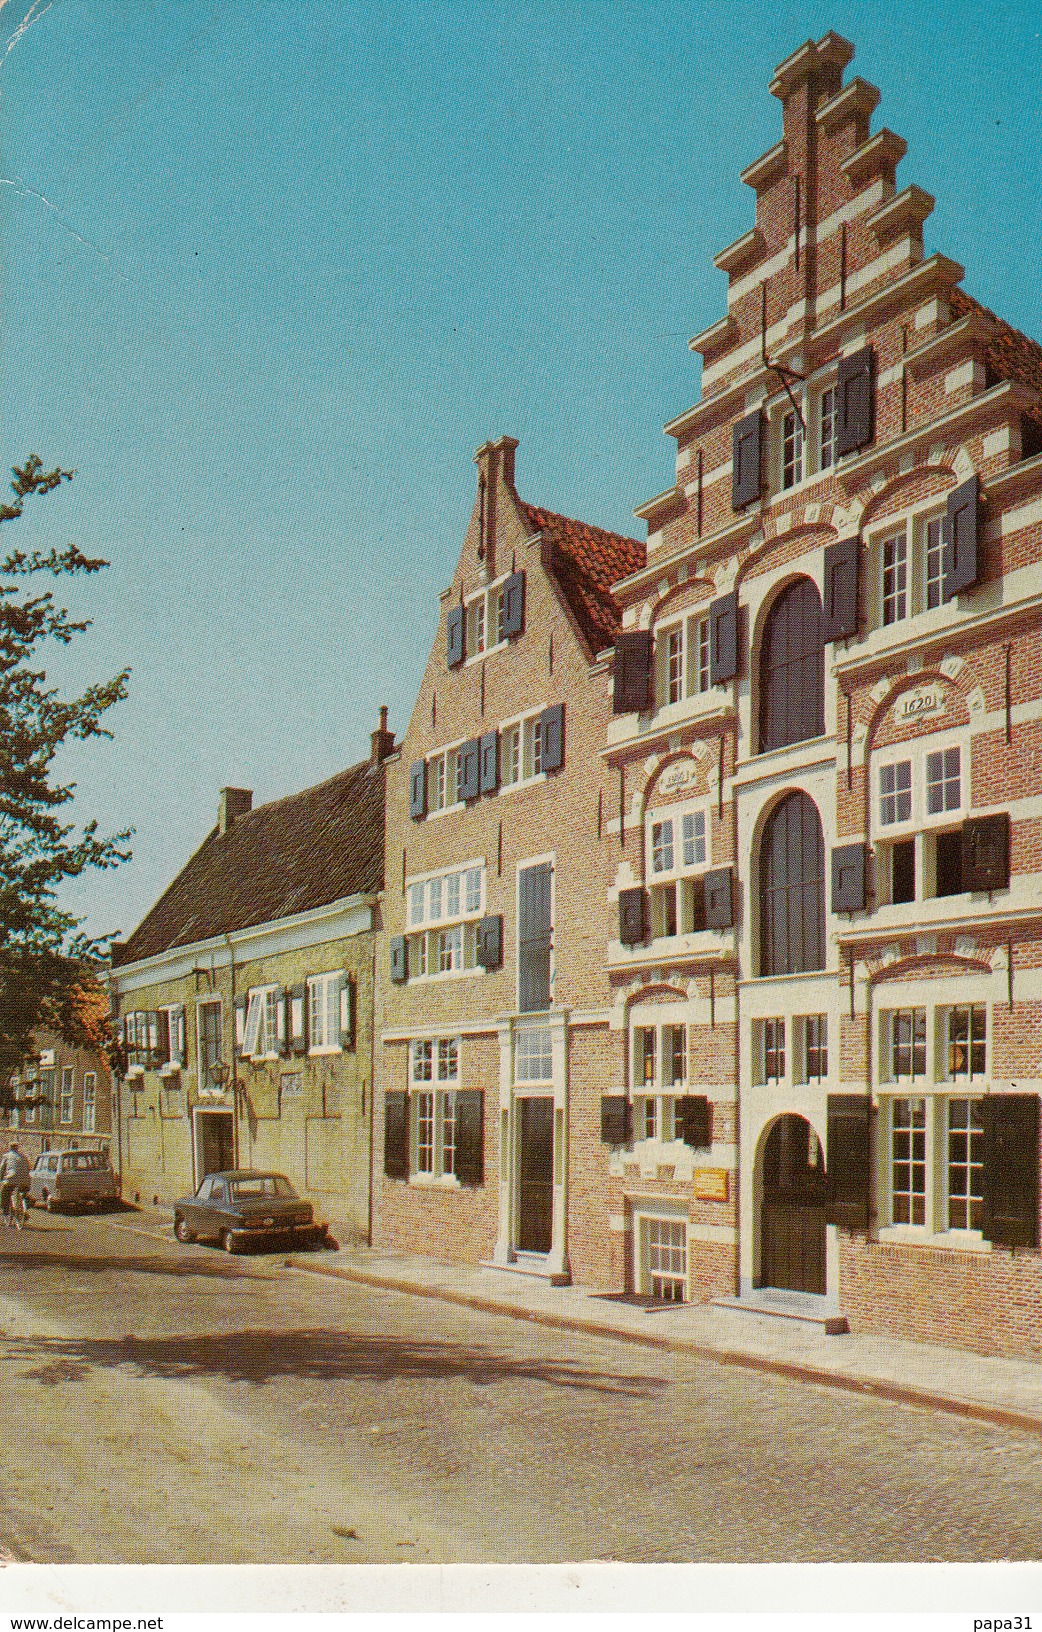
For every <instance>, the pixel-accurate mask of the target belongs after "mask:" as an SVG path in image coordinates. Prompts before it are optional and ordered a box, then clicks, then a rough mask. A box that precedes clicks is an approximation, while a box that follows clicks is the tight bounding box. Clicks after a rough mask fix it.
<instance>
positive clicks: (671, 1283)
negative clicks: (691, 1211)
mask: <svg viewBox="0 0 1042 1632" xmlns="http://www.w3.org/2000/svg"><path fill="white" fill-rule="evenodd" d="M641 1222H642V1234H643V1238H644V1259H645V1272H644V1274H645V1287H644V1290H645V1292H647V1293H649V1294H650V1295H651V1297H653V1298H658V1299H661V1300H662V1301H663V1302H664V1303H683V1302H684V1301H685V1299H686V1297H687V1225H686V1224H685V1222H684V1220H683V1219H679V1218H678V1219H674V1218H645V1219H643V1220H642V1221H641Z"/></svg>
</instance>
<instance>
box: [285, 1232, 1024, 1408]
mask: <svg viewBox="0 0 1042 1632" xmlns="http://www.w3.org/2000/svg"><path fill="white" fill-rule="evenodd" d="M285 1262H286V1265H287V1266H288V1267H289V1268H291V1269H299V1270H305V1271H307V1272H308V1273H309V1274H311V1275H324V1276H326V1277H327V1278H329V1279H332V1280H344V1281H353V1282H355V1283H356V1284H358V1285H360V1286H371V1287H375V1288H376V1289H377V1290H379V1291H381V1292H401V1293H404V1294H405V1296H407V1297H413V1298H437V1299H439V1300H440V1301H441V1302H442V1303H454V1304H458V1305H460V1306H461V1307H463V1308H466V1309H477V1310H480V1311H481V1312H482V1313H483V1314H489V1315H506V1316H507V1317H508V1318H509V1319H512V1320H527V1321H530V1322H531V1323H532V1324H533V1325H536V1326H548V1327H550V1328H551V1329H552V1330H557V1331H571V1332H582V1333H584V1334H585V1335H587V1336H591V1337H610V1338H613V1339H615V1340H616V1341H618V1342H621V1343H637V1344H639V1345H640V1346H641V1347H642V1348H647V1349H664V1350H668V1351H670V1352H672V1353H674V1354H688V1355H693V1356H695V1357H697V1358H698V1359H700V1360H712V1361H714V1362H715V1363H716V1364H717V1365H721V1366H741V1367H743V1368H744V1369H745V1370H747V1371H757V1372H761V1373H766V1374H767V1375H768V1376H773V1377H784V1378H786V1379H787V1380H788V1381H790V1382H797V1383H816V1384H818V1385H819V1386H820V1387H823V1388H837V1389H842V1390H844V1391H845V1392H846V1393H848V1394H860V1395H862V1396H863V1397H865V1398H870V1399H877V1400H887V1401H889V1402H890V1403H891V1404H895V1405H911V1406H915V1407H917V1408H918V1409H920V1410H925V1411H943V1412H945V1413H946V1414H947V1415H949V1416H953V1417H962V1418H964V1419H966V1420H967V1421H970V1422H982V1423H988V1424H989V1425H990V1426H992V1427H996V1428H1013V1429H1017V1430H1019V1431H1020V1432H1021V1433H1028V1434H1035V1435H1037V1436H1040V1437H1042V1417H1033V1416H1029V1415H1028V1414H1027V1413H1025V1412H1021V1411H1011V1410H1009V1409H1007V1408H1006V1407H1003V1406H991V1405H984V1404H982V1403H981V1402H980V1401H977V1400H961V1399H958V1398H957V1397H955V1396H954V1395H951V1394H934V1393H931V1392H930V1391H929V1390H928V1389H921V1388H913V1387H911V1386H910V1385H908V1384H904V1383H890V1382H885V1381H884V1380H883V1379H882V1378H873V1377H855V1376H853V1375H851V1374H849V1373H844V1372H834V1371H825V1370H822V1369H821V1368H820V1367H817V1366H805V1365H800V1364H798V1363H797V1362H795V1361H791V1360H773V1359H771V1358H770V1357H769V1356H767V1355H759V1354H750V1353H748V1352H747V1351H744V1350H741V1349H714V1348H710V1347H708V1346H707V1345H706V1344H704V1343H695V1342H692V1341H690V1340H688V1339H685V1338H677V1337H669V1336H666V1335H660V1334H657V1333H655V1332H633V1331H630V1330H628V1328H626V1327H619V1326H605V1325H603V1324H602V1323H601V1322H599V1321H594V1320H584V1319H583V1318H582V1317H581V1316H580V1315H562V1314H556V1313H551V1312H550V1311H548V1310H543V1309H523V1308H519V1307H518V1305H517V1304H515V1303H502V1302H499V1301H498V1300H497V1299H495V1298H489V1297H484V1296H482V1295H481V1294H480V1293H475V1292H456V1291H454V1290H453V1289H452V1288H451V1287H441V1286H430V1285H428V1284H427V1283H425V1282H423V1281H403V1280H396V1279H394V1277H392V1276H389V1275H380V1274H377V1273H375V1272H374V1271H372V1270H366V1269H355V1268H353V1267H349V1266H347V1265H341V1264H335V1265H334V1264H316V1263H306V1262H303V1261H301V1260H299V1259H297V1258H287V1259H286V1260H285Z"/></svg>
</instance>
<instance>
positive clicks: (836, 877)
mask: <svg viewBox="0 0 1042 1632" xmlns="http://www.w3.org/2000/svg"><path fill="white" fill-rule="evenodd" d="M832 910H833V912H864V910H865V846H864V845H863V844H841V845H837V847H836V848H835V850H833V852H832Z"/></svg>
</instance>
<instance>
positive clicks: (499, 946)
mask: <svg viewBox="0 0 1042 1632" xmlns="http://www.w3.org/2000/svg"><path fill="white" fill-rule="evenodd" d="M502 962H503V917H502V914H501V913H497V914H495V915H494V916H492V917H488V918H482V920H481V922H480V924H479V925H478V963H479V964H480V965H481V967H482V969H498V968H499V967H500V966H501V964H502Z"/></svg>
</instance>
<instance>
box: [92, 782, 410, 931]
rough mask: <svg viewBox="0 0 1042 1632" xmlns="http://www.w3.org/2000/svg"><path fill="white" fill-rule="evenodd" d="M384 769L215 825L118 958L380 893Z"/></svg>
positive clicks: (261, 807)
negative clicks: (224, 828)
mask: <svg viewBox="0 0 1042 1632" xmlns="http://www.w3.org/2000/svg"><path fill="white" fill-rule="evenodd" d="M383 849H384V771H383V766H382V765H380V764H373V763H372V761H371V760H363V761H362V763H361V764H358V765H353V766H351V767H350V769H348V770H346V771H341V772H339V773H338V774H337V775H336V776H333V777H330V779H329V781H328V782H322V783H320V784H319V785H318V786H317V787H314V788H307V789H305V791H304V792H303V793H296V794H292V795H290V796H289V797H288V798H286V799H276V800H274V801H273V802H272V803H271V804H267V805H259V806H258V807H257V809H256V810H251V811H249V812H247V813H246V814H245V815H242V816H240V817H239V818H238V819H237V820H236V821H235V822H234V823H233V825H232V826H231V827H230V828H229V829H228V831H227V832H225V833H221V832H220V830H219V828H217V827H215V828H214V829H213V831H212V832H211V833H210V834H209V835H208V837H207V838H206V839H205V840H204V841H203V843H202V844H201V845H200V847H199V849H198V850H197V851H196V852H195V855H194V856H193V857H192V859H191V860H190V861H189V862H188V864H187V866H186V867H184V868H183V870H182V871H181V872H180V873H179V874H178V876H177V877H176V878H175V879H174V882H173V883H172V884H171V885H170V887H169V889H167V890H166V891H165V892H164V894H163V895H161V896H160V898H159V900H158V901H157V902H156V904H155V906H154V907H153V908H152V910H151V911H150V912H149V913H148V914H147V916H146V917H145V918H144V919H143V920H142V922H141V923H140V924H139V925H138V928H137V929H136V930H135V931H134V933H133V935H131V936H130V938H129V939H128V940H127V942H126V943H125V945H124V946H123V947H122V948H121V950H120V954H119V962H120V964H127V963H135V962H137V961H138V960H139V959H141V958H150V957H155V956H156V955H157V954H159V953H161V952H167V951H170V950H172V949H173V948H175V947H179V946H188V945H191V944H193V943H195V942H198V941H206V940H210V939H212V938H213V937H214V936H217V935H224V934H228V933H231V932H232V931H234V930H241V929H246V928H249V927H250V926H251V925H254V924H266V923H271V922H273V921H275V920H277V919H279V918H288V917H291V916H293V915H294V914H296V913H300V912H308V911H310V910H312V909H314V908H316V907H322V906H327V905H329V904H330V903H331V902H333V901H339V900H342V899H343V898H344V897H345V896H351V895H363V894H368V893H371V892H372V891H375V890H378V889H379V888H380V887H381V884H382V882H383Z"/></svg>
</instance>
